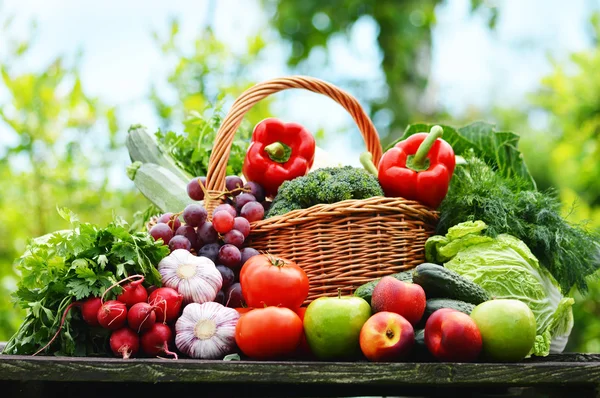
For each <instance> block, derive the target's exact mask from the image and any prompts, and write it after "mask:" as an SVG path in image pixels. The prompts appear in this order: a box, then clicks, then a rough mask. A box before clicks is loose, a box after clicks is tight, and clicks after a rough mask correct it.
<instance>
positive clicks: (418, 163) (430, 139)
mask: <svg viewBox="0 0 600 398" xmlns="http://www.w3.org/2000/svg"><path fill="white" fill-rule="evenodd" d="M443 134H444V130H443V129H442V127H441V126H437V125H436V126H433V127H432V128H431V130H430V131H429V134H428V135H427V138H425V140H423V142H421V145H419V149H417V153H415V156H414V157H413V159H412V164H413V165H414V166H415V167H423V166H424V165H425V160H426V159H427V155H428V154H429V151H430V150H431V147H432V146H433V144H434V143H435V141H436V140H437V139H438V138H441V136H442V135H443Z"/></svg>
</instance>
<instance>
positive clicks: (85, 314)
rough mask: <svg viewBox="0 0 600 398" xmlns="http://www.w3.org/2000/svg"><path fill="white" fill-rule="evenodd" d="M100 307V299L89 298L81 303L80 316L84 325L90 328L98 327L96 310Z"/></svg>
mask: <svg viewBox="0 0 600 398" xmlns="http://www.w3.org/2000/svg"><path fill="white" fill-rule="evenodd" d="M100 307H102V300H101V299H100V297H90V298H88V299H87V300H85V301H84V302H83V303H81V316H82V318H83V320H84V321H85V323H87V324H88V325H90V326H94V327H98V326H100V323H98V310H99V309H100Z"/></svg>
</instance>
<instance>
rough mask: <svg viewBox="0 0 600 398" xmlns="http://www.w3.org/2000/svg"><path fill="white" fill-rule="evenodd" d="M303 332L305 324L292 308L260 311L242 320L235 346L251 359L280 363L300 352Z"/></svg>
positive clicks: (242, 317)
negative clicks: (277, 361) (297, 350)
mask: <svg viewBox="0 0 600 398" xmlns="http://www.w3.org/2000/svg"><path fill="white" fill-rule="evenodd" d="M302 332H303V326H302V320H301V319H300V317H299V316H298V314H296V313H295V312H294V311H292V310H290V309H289V308H284V307H265V308H256V309H253V310H252V311H249V312H246V313H245V314H243V315H242V316H241V317H240V319H239V320H238V323H237V325H236V328H235V342H236V344H237V346H238V347H239V349H240V350H242V352H243V353H244V354H245V355H247V356H248V357H250V358H253V359H277V358H282V357H286V356H289V355H292V354H293V353H294V352H295V351H296V349H297V348H298V344H300V339H301V337H302Z"/></svg>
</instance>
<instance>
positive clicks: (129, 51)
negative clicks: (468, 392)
mask: <svg viewBox="0 0 600 398" xmlns="http://www.w3.org/2000/svg"><path fill="white" fill-rule="evenodd" d="M599 12H600V5H599V4H598V3H597V2H595V1H584V0H582V1H576V2H569V3H565V2H562V1H558V0H555V1H543V0H538V1H530V2H524V3H522V2H509V1H500V0H498V1H482V0H470V1H469V0H462V1H449V0H448V1H438V0H422V1H417V0H406V1H396V0H377V1H375V0H339V1H332V2H321V1H303V2H300V1H297V2H291V1H285V2H284V1H283V0H263V1H260V0H253V1H242V0H238V1H235V0H226V1H216V0H203V1H197V2H194V3H192V2H181V3H174V4H171V5H167V4H166V2H160V1H143V2H142V1H128V2H116V1H106V2H102V4H92V3H86V4H83V3H82V2H77V1H70V0H60V1H54V2H51V4H50V2H43V1H30V2H21V1H20V0H13V1H8V0H6V1H2V0H0V72H1V75H2V79H1V81H0V297H1V298H2V299H0V341H2V340H7V339H8V338H9V337H10V335H11V334H12V333H13V332H14V331H15V330H16V328H17V326H18V324H19V322H20V320H21V319H22V317H21V314H20V313H19V311H18V310H17V309H15V308H13V305H12V303H11V301H10V300H9V296H10V292H11V291H12V290H13V289H14V288H15V286H16V280H17V275H16V274H15V272H14V269H13V261H14V259H15V258H16V257H18V256H19V255H21V254H22V252H23V250H24V247H25V245H26V242H27V239H29V238H32V237H36V236H40V235H43V234H45V233H48V232H51V231H54V230H57V229H61V228H64V227H66V225H65V222H64V220H62V219H61V218H60V217H59V216H58V214H57V212H56V206H60V207H68V208H70V209H72V210H73V211H74V212H75V213H77V214H79V216H80V218H81V219H82V220H85V221H89V222H94V223H98V224H106V223H107V222H109V220H110V219H112V217H113V215H114V214H118V215H120V216H122V217H124V218H125V219H128V220H131V219H132V217H133V214H134V213H135V212H136V211H141V210H144V209H145V208H146V206H147V205H148V202H147V201H146V199H145V198H143V196H142V195H141V194H140V193H138V192H137V191H136V190H135V188H134V186H133V184H132V183H131V182H130V181H129V180H128V179H127V177H126V174H125V167H126V166H127V164H128V163H129V159H128V155H127V151H126V149H125V147H124V139H125V135H126V131H127V128H128V127H129V126H130V125H131V124H134V123H142V124H144V125H146V126H148V128H150V129H151V130H152V131H155V130H157V129H159V128H160V129H164V130H168V129H172V130H174V131H183V129H184V124H183V122H184V120H185V118H186V116H187V115H189V112H191V111H201V110H203V109H205V108H207V107H210V106H211V104H214V103H215V101H216V100H217V99H222V100H224V101H225V104H226V108H225V109H227V106H228V105H229V104H231V102H232V100H233V99H235V97H236V96H237V95H239V94H240V93H241V92H242V91H243V90H244V89H245V88H247V87H249V86H250V85H251V84H253V83H255V82H258V81H262V80H266V79H268V78H273V77H278V76H282V75H289V74H306V75H311V76H315V77H319V78H322V79H324V80H327V81H330V82H332V83H334V84H336V85H338V86H340V87H342V88H344V89H345V90H347V91H349V92H351V93H352V94H354V95H355V96H356V97H357V98H358V99H359V101H360V102H361V103H362V104H363V105H364V107H365V109H366V110H367V111H368V112H369V114H370V115H371V117H372V119H373V121H374V123H375V124H376V126H377V128H378V131H379V134H380V136H381V138H382V141H383V142H384V143H387V142H391V141H392V140H394V139H396V138H398V137H399V136H400V135H401V133H402V131H403V129H404V128H405V127H406V125H407V124H408V123H413V122H421V121H423V122H436V123H446V124H450V125H456V126H460V125H464V124H467V123H470V122H472V121H475V120H486V121H489V122H493V123H495V124H496V125H497V127H498V128H499V129H502V130H512V131H515V132H517V133H519V134H520V135H521V137H522V139H521V144H520V145H521V150H522V152H523V154H524V157H525V160H526V162H527V164H528V166H529V168H530V170H531V172H532V173H533V175H534V177H535V179H536V181H537V184H538V187H539V188H540V189H549V188H553V189H557V190H558V191H559V193H560V196H561V198H562V200H563V202H564V211H565V217H568V218H569V220H572V221H573V222H587V223H588V227H589V228H600V74H599V73H598V70H600V17H599V14H598V13H599ZM267 116H278V117H281V118H284V119H287V120H294V121H298V122H300V123H302V124H304V125H305V126H307V127H308V128H309V129H310V130H312V131H313V132H314V133H315V134H317V137H318V145H319V146H320V147H322V148H325V150H327V151H328V152H329V153H330V156H331V159H333V160H335V161H337V162H342V163H345V164H355V165H358V164H359V163H358V154H359V153H360V152H361V151H362V150H363V148H364V144H362V142H361V141H360V135H359V134H358V133H357V130H356V128H355V127H354V126H353V125H352V120H351V119H350V117H349V116H348V115H346V114H345V113H344V111H343V110H342V109H341V108H340V107H339V106H338V105H337V104H335V103H333V101H330V100H328V99H326V98H316V96H315V95H314V94H310V93H302V92H296V91H293V92H285V93H281V94H278V95H276V96H274V97H272V98H269V100H267V101H264V102H263V103H261V105H260V106H259V107H257V108H256V109H255V110H253V112H252V113H251V114H249V115H248V118H249V120H250V121H251V122H253V123H256V122H257V121H259V120H261V119H262V118H264V117H267ZM354 155H356V156H354ZM597 279H598V278H591V281H590V292H589V293H588V294H586V296H585V297H582V296H581V295H580V294H577V295H576V305H575V310H574V311H575V327H574V330H573V332H572V334H571V338H570V340H569V345H568V347H567V350H569V351H580V352H600V316H599V315H600V307H599V305H598V300H599V299H600V283H599V282H598V280H597Z"/></svg>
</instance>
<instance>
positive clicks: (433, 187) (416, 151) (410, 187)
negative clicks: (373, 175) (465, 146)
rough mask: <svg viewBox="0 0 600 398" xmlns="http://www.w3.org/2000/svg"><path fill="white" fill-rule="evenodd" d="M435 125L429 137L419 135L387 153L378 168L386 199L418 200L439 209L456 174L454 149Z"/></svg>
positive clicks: (411, 137) (397, 145)
mask: <svg viewBox="0 0 600 398" xmlns="http://www.w3.org/2000/svg"><path fill="white" fill-rule="evenodd" d="M442 134H443V130H442V128H441V127H440V126H433V127H432V128H431V131H430V133H429V134H427V133H417V134H414V135H411V136H410V137H408V138H407V139H406V140H404V141H401V142H399V143H398V144H396V145H395V146H394V147H393V148H390V149H389V150H387V151H386V152H385V153H384V154H383V156H382V158H381V160H380V161H379V167H378V178H379V183H380V184H381V187H382V188H383V191H384V192H385V196H389V197H403V198H405V199H410V200H416V201H419V202H421V203H423V204H425V205H427V206H429V207H431V208H433V209H436V208H437V207H438V206H439V205H440V203H441V202H442V200H444V197H446V194H447V193H448V185H449V184H450V179H451V178H452V173H454V167H455V165H456V159H455V156H454V150H453V149H452V147H451V146H450V144H448V143H447V142H446V141H444V140H443V139H441V138H440V137H441V136H442Z"/></svg>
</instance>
